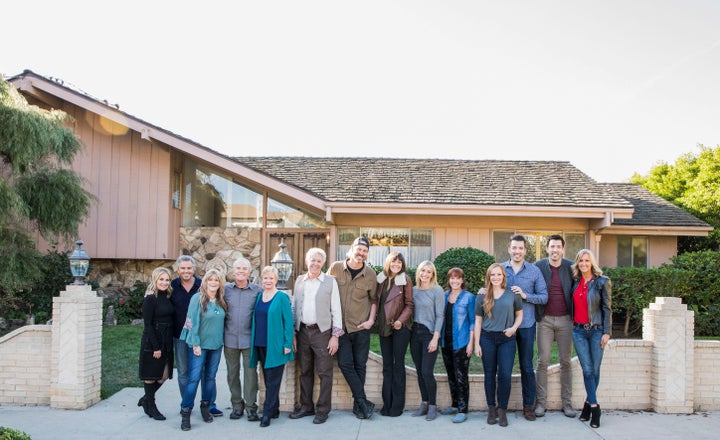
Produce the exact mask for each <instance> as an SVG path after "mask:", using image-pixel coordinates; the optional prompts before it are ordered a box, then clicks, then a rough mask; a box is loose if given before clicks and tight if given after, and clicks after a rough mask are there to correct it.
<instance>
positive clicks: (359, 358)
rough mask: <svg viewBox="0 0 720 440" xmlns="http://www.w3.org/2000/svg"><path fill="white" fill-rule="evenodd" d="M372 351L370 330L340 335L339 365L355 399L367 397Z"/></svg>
mask: <svg viewBox="0 0 720 440" xmlns="http://www.w3.org/2000/svg"><path fill="white" fill-rule="evenodd" d="M369 353H370V330H358V331H356V332H353V333H345V334H344V335H342V336H340V340H339V346H338V351H337V360H338V367H339V368H340V371H341V372H342V374H343V376H344V377H345V381H346V382H347V384H348V386H349V387H350V391H351V392H352V396H353V399H365V375H366V373H367V361H368V355H369Z"/></svg>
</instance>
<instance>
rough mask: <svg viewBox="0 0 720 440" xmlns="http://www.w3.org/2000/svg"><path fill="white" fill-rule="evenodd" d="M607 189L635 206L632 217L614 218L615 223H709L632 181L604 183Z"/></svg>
mask: <svg viewBox="0 0 720 440" xmlns="http://www.w3.org/2000/svg"><path fill="white" fill-rule="evenodd" d="M602 185H604V186H605V187H607V189H608V191H612V192H615V193H616V194H618V195H619V196H621V197H623V198H625V199H626V200H627V201H629V202H630V203H632V204H633V206H635V211H634V212H633V216H632V218H623V219H615V221H614V222H613V224H615V225H632V226H669V227H671V226H693V227H708V226H710V225H709V224H707V223H705V222H704V221H702V220H700V219H698V218H697V217H695V216H693V215H692V214H690V213H689V212H687V211H685V210H684V209H682V208H680V207H678V206H675V205H673V204H672V203H670V202H668V201H667V200H665V199H663V198H662V197H660V196H658V195H657V194H654V193H652V192H650V191H648V190H647V189H645V188H643V187H642V186H640V185H636V184H634V183H605V184H602Z"/></svg>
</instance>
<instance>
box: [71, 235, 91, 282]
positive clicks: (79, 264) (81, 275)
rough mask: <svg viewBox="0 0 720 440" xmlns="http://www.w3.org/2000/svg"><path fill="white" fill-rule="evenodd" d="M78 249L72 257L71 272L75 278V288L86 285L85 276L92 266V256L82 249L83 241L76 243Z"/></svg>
mask: <svg viewBox="0 0 720 440" xmlns="http://www.w3.org/2000/svg"><path fill="white" fill-rule="evenodd" d="M75 244H76V245H77V247H76V248H75V250H74V251H73V253H72V255H70V272H71V273H72V274H73V276H74V277H75V282H73V285H74V286H83V285H85V275H87V271H88V267H89V266H90V256H89V255H88V254H87V252H85V249H83V248H82V245H83V241H82V240H78V241H76V242H75Z"/></svg>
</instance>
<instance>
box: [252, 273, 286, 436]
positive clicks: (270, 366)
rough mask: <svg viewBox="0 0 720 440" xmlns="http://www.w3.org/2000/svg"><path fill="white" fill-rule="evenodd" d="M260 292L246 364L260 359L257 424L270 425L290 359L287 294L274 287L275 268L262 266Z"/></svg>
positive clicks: (277, 405) (278, 406) (278, 404)
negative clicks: (260, 395) (260, 394)
mask: <svg viewBox="0 0 720 440" xmlns="http://www.w3.org/2000/svg"><path fill="white" fill-rule="evenodd" d="M260 277H261V279H262V288H263V292H262V294H261V295H258V298H257V301H256V302H255V311H254V312H253V322H252V339H251V341H252V346H251V348H250V367H251V368H255V367H257V363H258V361H260V363H262V369H263V379H264V380H265V403H264V404H263V415H262V420H261V421H260V427H262V428H264V427H266V426H270V419H271V418H273V419H276V418H278V416H279V415H280V384H281V382H282V376H283V372H284V371H285V363H286V362H288V361H291V360H293V358H294V357H293V335H294V332H295V329H294V326H293V314H292V308H291V306H290V298H289V297H288V296H287V294H286V293H285V292H280V291H279V290H277V288H276V287H275V285H276V284H277V281H278V272H277V269H275V268H274V267H272V266H266V267H265V268H264V269H263V270H262V272H261V273H260Z"/></svg>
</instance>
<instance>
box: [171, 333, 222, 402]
mask: <svg viewBox="0 0 720 440" xmlns="http://www.w3.org/2000/svg"><path fill="white" fill-rule="evenodd" d="M221 355H222V347H220V348H218V349H216V350H206V349H204V348H203V349H202V350H201V351H200V356H195V354H194V353H193V352H192V347H190V346H188V358H189V363H188V367H189V372H188V383H187V387H186V388H185V393H184V394H183V399H182V404H181V407H182V408H192V407H193V404H194V403H195V395H196V394H197V389H198V384H199V383H200V379H201V376H202V389H201V391H200V393H201V394H200V395H201V400H203V401H208V402H214V401H215V397H216V395H217V387H216V386H215V375H216V374H217V370H218V366H219V365H220V357H221Z"/></svg>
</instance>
